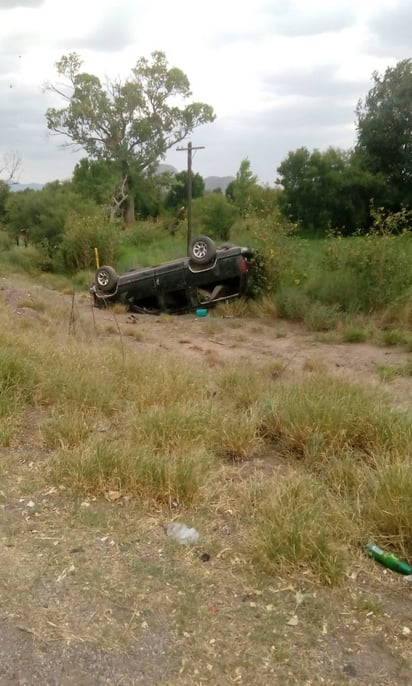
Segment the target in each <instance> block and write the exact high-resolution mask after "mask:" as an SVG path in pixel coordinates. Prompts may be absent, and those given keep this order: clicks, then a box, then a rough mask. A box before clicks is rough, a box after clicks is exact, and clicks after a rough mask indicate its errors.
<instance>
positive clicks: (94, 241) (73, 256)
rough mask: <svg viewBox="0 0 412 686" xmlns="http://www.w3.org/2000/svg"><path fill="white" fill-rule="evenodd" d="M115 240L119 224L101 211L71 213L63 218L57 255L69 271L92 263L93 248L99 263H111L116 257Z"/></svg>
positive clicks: (116, 243) (77, 269) (93, 261)
mask: <svg viewBox="0 0 412 686" xmlns="http://www.w3.org/2000/svg"><path fill="white" fill-rule="evenodd" d="M118 244H119V239H118V227H117V226H116V225H115V224H113V223H109V222H108V221H107V220H105V219H104V218H103V217H102V216H101V214H94V215H80V214H76V213H71V214H69V215H68V217H67V219H66V223H65V233H64V236H63V239H62V242H61V245H60V250H59V256H60V260H61V262H62V265H63V267H64V269H66V270H68V271H69V272H74V271H79V270H82V269H89V268H91V267H94V266H95V256H94V249H95V248H97V250H98V253H99V259H100V264H107V263H109V264H110V263H113V261H114V259H115V257H116V254H117V251H118Z"/></svg>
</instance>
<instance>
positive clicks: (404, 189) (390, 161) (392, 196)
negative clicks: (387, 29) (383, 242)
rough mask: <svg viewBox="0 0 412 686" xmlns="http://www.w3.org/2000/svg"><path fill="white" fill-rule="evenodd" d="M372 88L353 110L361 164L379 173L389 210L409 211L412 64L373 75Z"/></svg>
mask: <svg viewBox="0 0 412 686" xmlns="http://www.w3.org/2000/svg"><path fill="white" fill-rule="evenodd" d="M373 79H374V82H375V84H374V86H373V88H371V90H370V91H369V93H368V94H367V96H366V98H365V100H364V101H362V100H360V101H359V103H358V106H357V109H356V114H357V117H358V120H357V129H358V140H357V146H356V151H357V154H358V155H359V158H360V161H361V164H362V165H363V166H365V167H366V169H368V170H369V171H371V172H372V173H375V174H376V173H381V174H382V175H383V177H384V179H385V182H386V188H387V190H388V197H387V204H388V205H389V207H390V209H393V210H397V209H399V208H400V206H401V205H402V204H403V205H408V206H409V207H412V60H411V59H405V60H402V61H400V62H398V63H397V64H396V66H394V67H388V68H387V69H386V71H385V73H384V75H383V76H380V75H379V74H378V73H377V72H374V73H373Z"/></svg>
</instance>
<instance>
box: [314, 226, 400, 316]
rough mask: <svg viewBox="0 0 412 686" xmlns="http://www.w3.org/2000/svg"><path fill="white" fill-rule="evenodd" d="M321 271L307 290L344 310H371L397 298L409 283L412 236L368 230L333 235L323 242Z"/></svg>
mask: <svg viewBox="0 0 412 686" xmlns="http://www.w3.org/2000/svg"><path fill="white" fill-rule="evenodd" d="M323 267H324V273H322V274H320V275H319V277H318V279H317V281H316V280H315V281H313V282H312V284H311V289H310V294H311V295H312V296H315V297H316V298H318V299H319V300H322V301H323V302H327V303H329V304H332V303H336V304H338V305H340V306H341V307H342V308H343V309H344V310H346V311H354V310H358V311H361V312H372V311H374V310H378V309H379V308H381V307H383V306H385V305H388V304H389V303H392V302H394V301H396V300H399V299H400V298H401V297H402V296H403V295H404V294H405V292H406V291H407V289H408V288H409V287H410V286H411V284H412V254H411V239H410V236H409V235H408V234H406V233H404V234H402V235H400V236H393V235H391V234H390V233H382V232H381V233H370V234H368V235H367V236H365V237H355V238H350V239H345V240H342V239H341V238H333V239H331V240H330V241H329V242H328V244H327V245H326V249H325V256H324V264H323Z"/></svg>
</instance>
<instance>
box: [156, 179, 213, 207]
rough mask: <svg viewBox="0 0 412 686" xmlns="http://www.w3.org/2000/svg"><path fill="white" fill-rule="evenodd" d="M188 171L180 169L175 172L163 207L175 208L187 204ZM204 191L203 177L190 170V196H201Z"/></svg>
mask: <svg viewBox="0 0 412 686" xmlns="http://www.w3.org/2000/svg"><path fill="white" fill-rule="evenodd" d="M187 186H188V173H187V171H181V172H178V173H177V174H175V176H174V178H173V181H172V184H171V187H170V190H169V192H168V194H167V195H166V198H165V207H167V208H173V209H175V208H177V207H182V206H183V207H184V206H186V205H187V193H188V188H187ZM204 193H205V182H204V180H203V177H202V176H201V175H200V174H198V173H196V174H193V172H192V198H193V199H195V198H201V197H202V195H204Z"/></svg>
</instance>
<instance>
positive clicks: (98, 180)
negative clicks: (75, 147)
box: [72, 157, 120, 206]
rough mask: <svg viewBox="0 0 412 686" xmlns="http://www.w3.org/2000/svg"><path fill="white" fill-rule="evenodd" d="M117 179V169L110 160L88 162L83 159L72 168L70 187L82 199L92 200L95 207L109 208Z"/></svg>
mask: <svg viewBox="0 0 412 686" xmlns="http://www.w3.org/2000/svg"><path fill="white" fill-rule="evenodd" d="M119 177H120V174H119V169H118V168H117V166H116V165H115V164H114V163H113V162H111V161H110V160H105V161H101V160H90V159H88V158H87V157H85V158H83V159H82V160H80V162H78V163H77V164H76V166H75V168H74V171H73V176H72V186H73V190H74V192H75V193H79V195H81V196H82V197H83V198H86V199H88V200H93V201H94V202H95V203H96V205H106V206H109V205H110V204H111V198H112V195H113V191H114V188H115V187H116V185H117V184H118V183H119V181H120V178H119Z"/></svg>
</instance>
